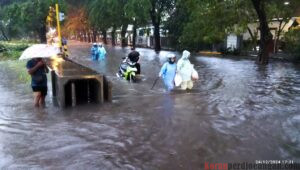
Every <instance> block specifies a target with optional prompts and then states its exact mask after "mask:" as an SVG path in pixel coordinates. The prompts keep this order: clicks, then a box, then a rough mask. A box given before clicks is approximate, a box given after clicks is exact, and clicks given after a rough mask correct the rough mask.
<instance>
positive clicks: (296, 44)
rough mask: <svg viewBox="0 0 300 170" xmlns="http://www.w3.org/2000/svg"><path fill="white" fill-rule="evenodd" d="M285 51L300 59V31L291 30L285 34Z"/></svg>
mask: <svg viewBox="0 0 300 170" xmlns="http://www.w3.org/2000/svg"><path fill="white" fill-rule="evenodd" d="M283 41H284V42H285V46H284V50H285V51H286V52H287V53H291V54H293V55H294V56H295V57H297V59H300V29H294V30H290V31H288V32H287V33H285V34H284V39H283Z"/></svg>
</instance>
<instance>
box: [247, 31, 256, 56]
mask: <svg viewBox="0 0 300 170" xmlns="http://www.w3.org/2000/svg"><path fill="white" fill-rule="evenodd" d="M247 29H248V32H249V34H250V36H251V40H252V43H253V44H254V48H253V49H254V51H255V52H257V50H256V41H257V39H256V37H255V36H254V35H253V33H252V31H251V29H250V28H249V27H248V26H247Z"/></svg>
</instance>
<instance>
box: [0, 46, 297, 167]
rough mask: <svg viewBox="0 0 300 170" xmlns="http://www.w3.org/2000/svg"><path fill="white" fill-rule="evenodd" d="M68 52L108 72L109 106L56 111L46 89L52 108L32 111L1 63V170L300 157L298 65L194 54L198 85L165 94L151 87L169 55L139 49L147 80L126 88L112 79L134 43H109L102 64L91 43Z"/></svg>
mask: <svg viewBox="0 0 300 170" xmlns="http://www.w3.org/2000/svg"><path fill="white" fill-rule="evenodd" d="M70 50H71V53H72V56H73V59H74V60H76V61H77V62H80V63H81V64H84V65H87V66H89V67H91V68H93V69H94V70H96V71H98V72H102V73H105V74H107V75H108V77H109V79H110V80H111V81H112V82H113V102H112V103H106V104H104V105H101V106H98V105H84V106H79V107H76V108H69V109H64V110H61V109H59V108H57V107H54V106H53V105H52V100H51V93H50V95H49V96H47V105H48V107H47V108H46V109H45V110H39V109H35V108H33V107H32V94H31V92H30V89H29V87H28V85H24V84H23V85H16V84H14V83H11V82H10V81H9V80H10V79H11V78H12V77H11V76H10V75H9V74H7V73H6V71H7V70H4V69H0V71H1V72H0V73H1V74H0V93H1V95H0V136H1V138H0V168H11V169H17V168H21V169H26V168H32V169H35V168H36V169H201V168H202V167H203V163H204V162H205V161H210V162H242V161H248V162H252V161H254V160H262V159H263V160H265V159H267V160H270V159H275V160H280V159H292V160H294V161H298V160H299V158H300V149H299V148H300V132H299V129H300V117H299V113H300V108H299V107H300V106H299V103H300V68H299V65H293V64H290V63H279V62H273V63H271V64H270V65H268V66H258V65H256V64H255V63H254V61H250V60H233V59H222V58H212V57H200V56H195V57H193V58H192V62H193V63H194V64H195V68H196V69H197V71H198V73H199V78H200V79H199V80H198V81H197V82H196V84H195V89H193V90H191V91H188V92H182V91H179V90H177V91H175V92H172V93H170V94H168V93H166V92H165V91H164V89H163V85H162V82H159V83H158V84H157V85H156V86H155V88H154V90H150V88H151V86H152V84H153V82H154V80H155V78H156V76H157V74H158V72H159V69H160V67H161V64H162V63H163V62H164V60H165V58H164V57H165V55H166V54H167V53H168V52H161V53H160V54H156V53H155V52H152V51H151V50H148V49H137V50H138V51H140V52H141V54H142V58H141V64H142V74H143V75H144V78H143V81H142V82H140V83H138V84H129V83H127V82H126V81H123V80H119V79H117V78H116V77H115V76H114V75H115V72H116V71H117V69H118V65H119V64H120V61H121V58H122V57H123V56H124V55H126V54H128V53H129V51H130V49H126V48H125V49H122V48H109V47H108V48H107V51H108V57H107V59H106V60H105V61H103V62H93V61H91V60H90V57H88V52H89V45H87V44H78V43H77V44H76V43H73V45H72V46H71V48H70ZM176 54H177V53H176ZM177 55H178V56H179V54H177ZM1 67H2V66H1ZM49 85H50V84H49Z"/></svg>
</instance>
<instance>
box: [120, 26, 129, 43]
mask: <svg viewBox="0 0 300 170" xmlns="http://www.w3.org/2000/svg"><path fill="white" fill-rule="evenodd" d="M127 27H128V24H124V25H122V30H121V39H122V40H121V46H122V47H125V46H126V45H127V42H126V38H125V36H126V32H127Z"/></svg>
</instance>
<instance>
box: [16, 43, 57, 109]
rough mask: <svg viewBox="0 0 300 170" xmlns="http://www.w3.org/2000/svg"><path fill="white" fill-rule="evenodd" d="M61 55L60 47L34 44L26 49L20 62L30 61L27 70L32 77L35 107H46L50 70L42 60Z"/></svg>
mask: <svg viewBox="0 0 300 170" xmlns="http://www.w3.org/2000/svg"><path fill="white" fill-rule="evenodd" d="M59 53H60V50H59V48H58V47H55V46H52V45H47V44H34V45H32V46H30V47H28V48H27V49H25V50H24V51H23V53H22V55H21V57H20V58H19V60H28V62H27V64H26V68H27V71H28V73H29V74H30V75H31V87H32V90H33V93H34V106H36V107H44V106H45V97H46V95H47V91H48V88H47V76H46V73H47V72H48V68H47V67H46V63H45V62H44V61H43V59H42V58H50V57H52V56H55V55H57V54H59Z"/></svg>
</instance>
